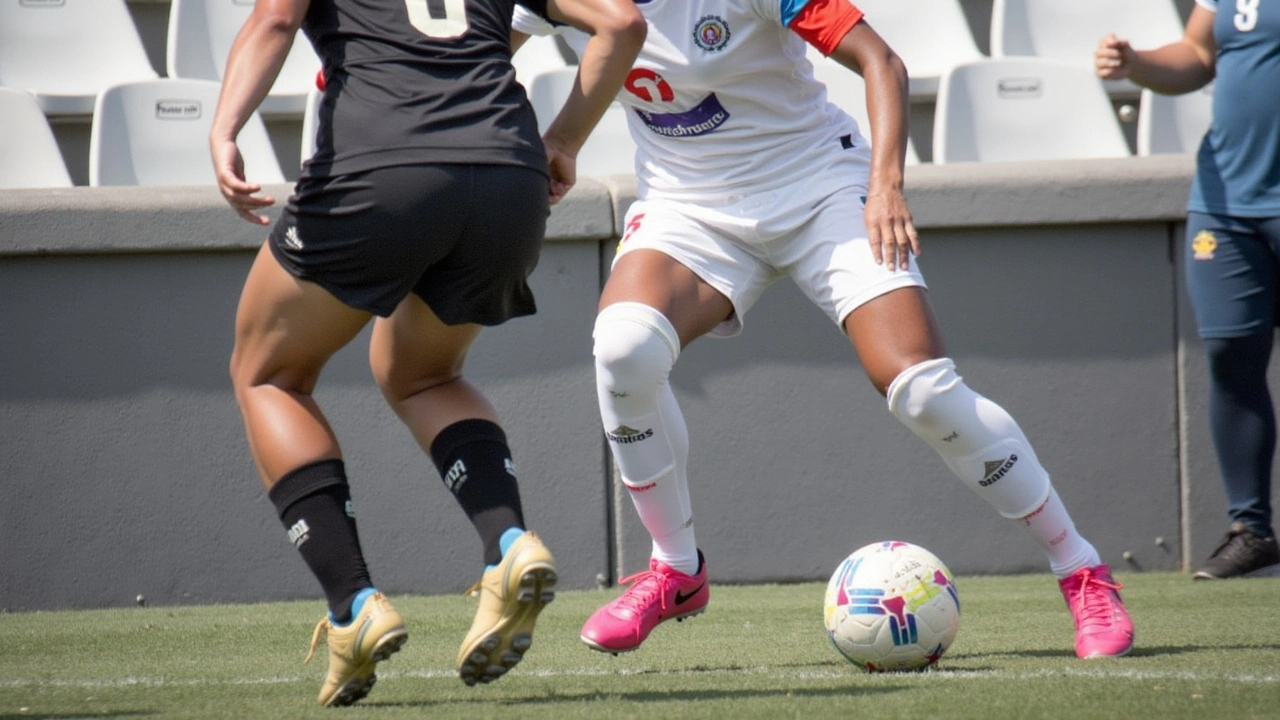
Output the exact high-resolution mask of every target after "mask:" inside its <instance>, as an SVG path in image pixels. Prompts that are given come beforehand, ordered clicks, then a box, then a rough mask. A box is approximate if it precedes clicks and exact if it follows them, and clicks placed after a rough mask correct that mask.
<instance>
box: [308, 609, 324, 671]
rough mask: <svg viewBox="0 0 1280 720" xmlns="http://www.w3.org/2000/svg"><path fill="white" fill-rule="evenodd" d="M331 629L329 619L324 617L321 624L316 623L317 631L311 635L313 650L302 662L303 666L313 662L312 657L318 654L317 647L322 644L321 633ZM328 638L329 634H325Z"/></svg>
mask: <svg viewBox="0 0 1280 720" xmlns="http://www.w3.org/2000/svg"><path fill="white" fill-rule="evenodd" d="M328 629H329V618H327V617H322V618H320V622H318V623H316V631H315V632H314V633H312V634H311V649H310V650H308V651H307V659H306V660H303V661H302V664H303V665H306V664H308V663H310V662H311V656H312V655H315V654H316V646H318V645H319V644H320V633H321V632H324V631H326V630H328ZM325 637H326V638H327V637H328V633H325Z"/></svg>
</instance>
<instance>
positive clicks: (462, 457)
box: [369, 166, 556, 685]
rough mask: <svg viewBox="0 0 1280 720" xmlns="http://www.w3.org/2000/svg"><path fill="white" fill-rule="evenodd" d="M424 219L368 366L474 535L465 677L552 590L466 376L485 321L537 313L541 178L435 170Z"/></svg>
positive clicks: (481, 678) (490, 417) (517, 652)
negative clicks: (479, 552) (476, 563)
mask: <svg viewBox="0 0 1280 720" xmlns="http://www.w3.org/2000/svg"><path fill="white" fill-rule="evenodd" d="M432 177H433V178H434V180H433V181H432V182H431V183H429V186H431V187H435V188H436V191H435V192H432V193H431V194H430V195H429V196H427V198H426V201H424V202H421V203H419V204H420V205H421V206H422V209H421V211H420V212H421V216H420V217H416V218H415V219H414V221H413V222H412V225H411V226H414V227H424V228H430V231H429V233H428V236H427V237H426V238H425V239H424V242H429V243H430V244H432V245H435V246H436V250H434V251H433V253H432V258H431V262H430V264H429V266H428V267H427V268H425V270H424V272H423V273H422V275H421V277H420V278H419V279H418V281H417V283H416V285H415V286H414V293H413V294H411V295H409V296H407V297H405V298H404V299H403V300H402V301H401V302H400V304H399V305H398V306H397V307H396V309H395V311H394V312H392V313H391V314H390V316H388V317H386V318H379V319H378V320H377V321H376V322H375V324H374V329H373V336H372V341H371V344H370V348H369V358H370V365H371V366H372V368H373V372H374V376H375V378H376V379H377V381H378V385H379V386H380V387H381V388H382V392H383V395H384V397H385V398H386V399H387V402H388V403H389V404H390V405H391V407H392V408H393V409H394V410H395V412H396V413H397V415H398V416H399V417H400V418H401V420H403V421H404V423H405V424H406V425H407V426H408V428H409V430H410V432H412V433H413V436H414V438H415V439H416V440H417V441H418V444H419V445H421V446H422V448H423V450H424V451H426V452H427V453H428V455H430V457H431V458H432V460H433V462H434V463H435V466H436V469H437V470H438V471H439V474H440V477H441V478H442V479H443V480H444V484H445V486H446V488H448V490H449V491H450V492H451V493H452V494H453V496H454V498H455V499H456V500H457V502H458V504H459V506H460V507H461V508H462V510H463V512H464V513H465V514H466V515H467V518H468V519H469V520H470V521H471V523H472V525H473V527H474V528H475V529H476V532H477V533H478V534H479V536H480V541H481V547H482V548H483V563H484V565H483V572H482V577H481V580H480V582H479V583H478V586H479V587H478V589H479V591H480V607H479V609H478V611H477V613H476V616H475V620H474V622H473V623H472V626H471V629H470V631H469V632H468V634H467V636H466V638H465V640H464V641H463V643H462V645H461V647H460V649H459V652H458V658H457V662H458V671H459V675H460V677H461V678H462V680H463V681H464V682H466V683H467V684H468V685H472V684H475V683H477V682H481V683H487V682H490V681H492V680H495V679H497V678H499V677H501V676H502V675H503V674H504V673H506V672H507V671H508V670H509V669H511V668H512V667H513V666H515V665H516V664H517V663H518V662H520V660H521V659H522V658H523V656H524V653H525V652H526V651H527V650H528V649H529V647H530V645H531V643H532V634H533V629H534V624H535V621H536V619H537V616H538V613H539V612H540V611H541V610H542V608H543V607H545V606H546V604H547V603H548V602H550V601H551V600H552V599H553V598H554V597H555V594H554V590H553V588H554V585H555V582H556V573H555V561H554V559H553V558H552V555H551V553H550V551H548V550H547V548H546V547H545V545H543V543H542V540H541V539H540V538H539V536H538V535H537V534H536V533H533V532H526V530H525V518H524V514H523V509H522V506H521V498H520V489H519V486H518V484H517V480H516V471H515V464H514V463H513V461H512V456H511V449H510V447H509V446H508V444H507V436H506V433H505V431H504V430H503V428H502V426H501V424H500V420H499V416H498V412H497V411H496V409H495V408H494V407H493V405H492V404H491V403H490V402H489V401H488V399H487V398H485V397H484V395H483V394H481V392H480V391H479V390H478V389H477V388H476V387H475V386H474V385H472V384H471V383H470V382H468V381H467V379H466V378H465V377H464V376H463V363H464V361H465V359H466V357H467V352H468V350H469V349H470V347H471V344H472V342H473V341H474V340H475V339H476V337H478V336H479V334H480V332H481V329H482V326H483V325H494V324H498V323H501V322H504V321H506V320H508V319H510V318H512V317H516V316H519V315H526V314H529V313H532V312H533V310H534V307H533V301H532V293H531V291H530V290H529V287H528V285H527V282H526V281H527V278H528V276H529V273H530V272H532V270H533V268H534V266H535V265H536V263H537V259H538V255H539V251H540V248H541V243H542V237H543V232H544V223H545V220H546V216H547V195H548V192H547V180H546V178H545V176H543V175H542V174H541V173H538V172H536V171H533V170H528V169H524V168H515V167H502V166H491V167H483V166H481V167H466V166H457V167H453V168H436V169H434V171H432Z"/></svg>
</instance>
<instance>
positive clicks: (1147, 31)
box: [991, 0, 1183, 97]
mask: <svg viewBox="0 0 1280 720" xmlns="http://www.w3.org/2000/svg"><path fill="white" fill-rule="evenodd" d="M1111 32H1114V33H1115V34H1116V35H1118V36H1120V37H1122V38H1125V39H1127V40H1129V42H1130V43H1132V45H1133V46H1134V47H1135V48H1154V47H1159V46H1161V45H1165V44H1168V43H1171V42H1174V41H1176V40H1177V39H1178V38H1180V37H1182V32H1183V24H1182V16H1181V15H1180V14H1179V13H1178V8H1177V5H1175V4H1174V0H1122V1H1120V2H1117V1H1116V0H1070V1H1068V0H994V4H993V5H992V8H991V56H992V57H998V58H999V57H1015V56H1033V57H1040V58H1045V59H1047V60H1057V61H1059V62H1063V63H1067V64H1070V65H1078V66H1080V67H1084V68H1088V69H1089V70H1093V51H1094V48H1096V47H1097V46H1098V41H1099V40H1101V39H1102V38H1103V37H1104V36H1106V34H1107V33H1111ZM1104 87H1105V88H1106V90H1107V92H1108V93H1109V94H1111V95H1116V96H1132V97H1136V96H1137V95H1138V92H1139V88H1138V86H1136V85H1134V84H1133V83H1132V82H1130V81H1128V80H1108V81H1106V82H1105V83H1104Z"/></svg>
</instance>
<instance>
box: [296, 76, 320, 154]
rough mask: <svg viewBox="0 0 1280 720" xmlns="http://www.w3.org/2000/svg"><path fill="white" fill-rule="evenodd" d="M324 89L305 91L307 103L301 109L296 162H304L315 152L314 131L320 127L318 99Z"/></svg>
mask: <svg viewBox="0 0 1280 720" xmlns="http://www.w3.org/2000/svg"><path fill="white" fill-rule="evenodd" d="M322 98H324V91H323V90H321V89H319V88H315V87H313V88H311V90H310V91H309V92H308V93H307V103H306V105H305V106H303V109H302V147H301V149H300V151H299V153H298V162H299V163H303V164H305V163H306V162H307V161H308V160H310V159H311V156H312V155H315V154H316V131H317V130H319V129H320V100H321V99H322Z"/></svg>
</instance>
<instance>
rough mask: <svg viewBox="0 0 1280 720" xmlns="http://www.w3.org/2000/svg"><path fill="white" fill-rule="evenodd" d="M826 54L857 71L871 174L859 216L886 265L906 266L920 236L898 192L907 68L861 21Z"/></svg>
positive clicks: (917, 251)
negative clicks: (862, 85)
mask: <svg viewBox="0 0 1280 720" xmlns="http://www.w3.org/2000/svg"><path fill="white" fill-rule="evenodd" d="M831 57H832V58H834V59H835V60H836V61H838V62H839V63H840V64H841V65H844V66H845V67H847V68H849V69H850V70H853V71H854V72H856V73H858V74H859V75H861V76H862V77H863V79H864V80H865V81H866V86H867V118H868V120H869V121H870V122H871V127H870V128H869V132H870V134H871V139H872V143H871V150H872V155H871V178H870V181H869V183H868V186H867V202H866V207H865V209H864V217H865V220H866V224H867V236H868V238H869V239H870V241H871V252H872V253H873V254H874V255H875V258H876V262H877V263H886V264H887V266H888V268H889V269H891V270H892V269H894V268H895V267H903V268H905V267H908V265H909V264H910V258H911V256H912V255H919V254H920V240H919V237H918V236H917V234H916V229H915V225H914V223H913V222H912V219H911V211H910V210H909V209H908V208H907V200H906V196H904V195H903V192H902V182H903V163H904V162H905V158H906V153H907V69H906V67H905V66H904V65H903V64H902V59H901V58H899V57H898V55H897V53H895V52H894V51H893V49H892V48H890V47H889V46H888V45H887V44H886V43H885V42H884V40H883V39H881V37H880V36H879V35H878V34H876V32H875V30H872V29H871V26H870V25H868V24H867V23H866V22H865V21H860V22H858V24H856V25H854V26H853V29H851V30H850V31H849V32H848V33H847V34H846V35H845V36H844V38H843V39H842V40H841V41H840V44H839V45H837V46H836V49H835V50H834V51H833V52H832V53H831Z"/></svg>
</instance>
